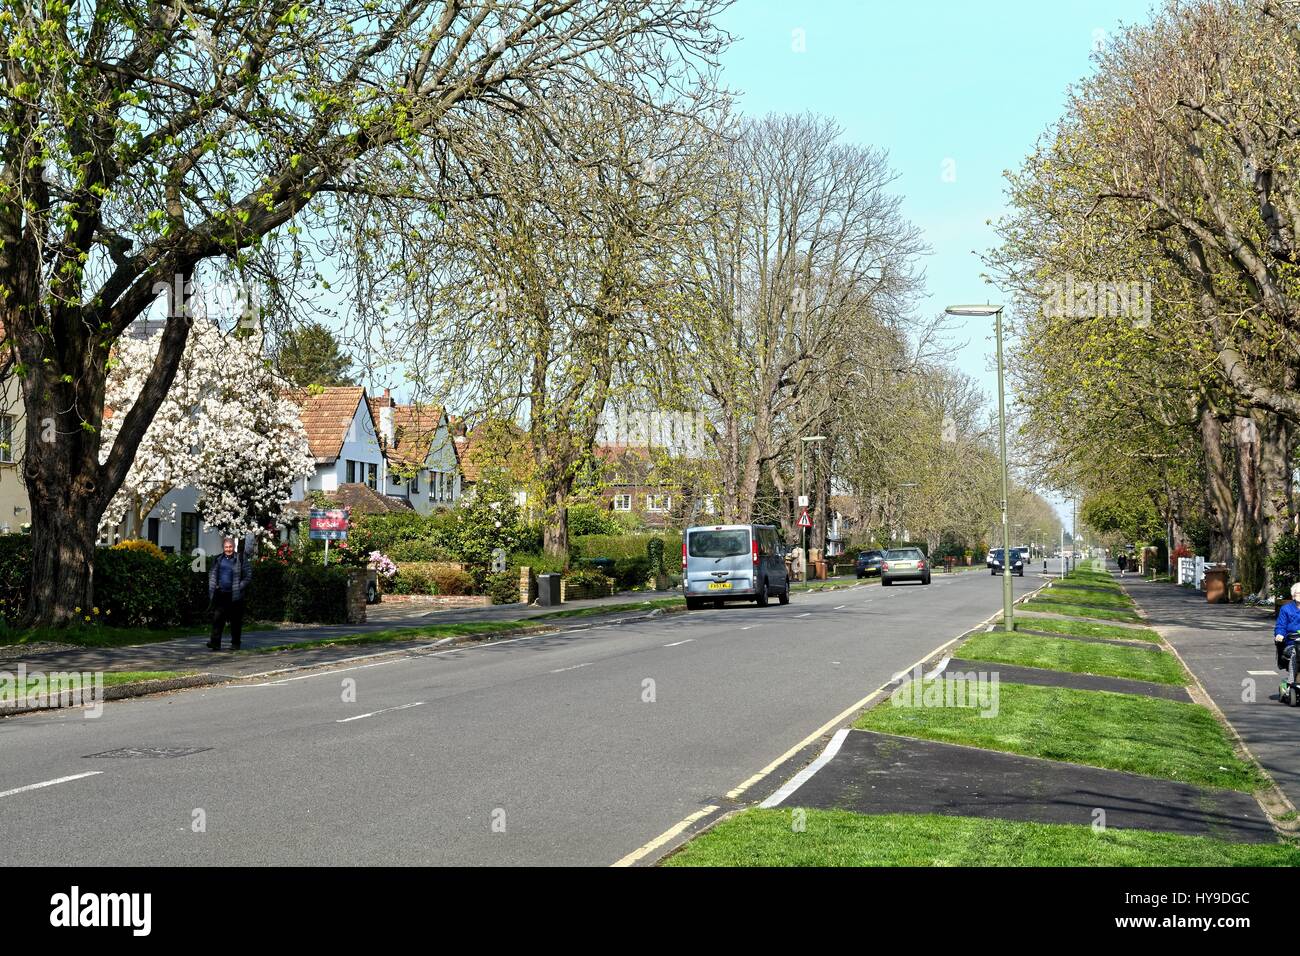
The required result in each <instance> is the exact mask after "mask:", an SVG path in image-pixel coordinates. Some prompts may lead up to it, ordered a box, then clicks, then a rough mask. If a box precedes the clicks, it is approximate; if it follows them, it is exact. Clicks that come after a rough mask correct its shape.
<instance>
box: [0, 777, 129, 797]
mask: <svg viewBox="0 0 1300 956" xmlns="http://www.w3.org/2000/svg"><path fill="white" fill-rule="evenodd" d="M103 772H104V771H102V770H90V771H88V772H86V773H74V774H73V775H72V776H70V777H59V779H57V780H43V781H41V782H40V783H29V784H28V785H27V786H25V787H15V788H14V789H13V790H6V791H4V792H3V793H0V797H12V796H13V795H14V794H16V793H26V792H27V791H29V790H40V789H41V788H42V787H52V786H54V785H55V784H56V783H68V782H69V781H72V780H81V779H82V778H84V777H94V776H96V775H98V774H101V773H103Z"/></svg>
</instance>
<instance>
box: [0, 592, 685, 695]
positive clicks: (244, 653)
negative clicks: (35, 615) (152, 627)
mask: <svg viewBox="0 0 1300 956" xmlns="http://www.w3.org/2000/svg"><path fill="white" fill-rule="evenodd" d="M680 593H681V592H680V591H635V592H631V591H629V592H625V593H622V594H615V595H614V596H612V597H608V598H596V599H593V600H590V601H582V602H580V603H576V604H565V605H562V606H561V607H536V606H532V605H529V606H525V605H522V604H499V605H494V606H492V607H470V608H449V609H444V610H429V609H428V606H427V605H424V606H420V607H412V606H411V605H408V604H405V603H397V602H394V603H392V604H389V605H384V604H382V603H381V604H379V605H372V606H371V607H370V608H368V609H367V618H368V619H367V621H366V623H364V624H314V625H307V626H303V627H283V628H273V629H270V630H251V631H245V632H244V635H243V638H242V640H241V644H242V645H243V647H242V650H241V651H240V652H239V653H234V652H232V651H230V650H228V649H226V650H221V651H211V650H208V648H207V647H205V646H204V645H205V643H206V642H207V639H208V638H207V632H206V631H203V630H202V628H196V629H195V634H194V635H193V636H191V637H180V638H174V639H172V640H169V641H159V642H157V643H155V644H135V645H131V646H128V647H86V648H78V649H76V650H64V651H46V652H44V653H42V652H39V651H38V652H36V653H33V654H27V655H23V656H16V657H9V656H6V657H5V658H4V659H3V660H0V667H3V668H4V669H6V670H12V669H14V668H16V667H17V666H18V665H19V664H25V665H26V666H27V669H28V670H29V671H34V670H39V671H44V672H47V673H52V672H56V671H65V672H66V671H100V670H103V671H108V670H113V671H198V672H201V673H205V674H214V675H219V676H223V677H237V676H247V675H250V674H260V673H264V672H266V671H270V670H275V669H278V668H284V667H314V666H317V665H320V664H332V663H336V662H338V661H340V660H344V659H347V658H351V657H355V656H357V655H358V654H375V653H380V652H382V651H383V650H384V646H383V645H379V644H370V645H362V646H359V647H358V646H356V645H347V644H345V645H341V646H334V647H309V648H303V649H298V650H290V651H277V652H275V653H271V654H258V653H253V652H255V651H256V650H257V649H258V648H267V647H277V646H279V645H281V644H291V643H293V642H294V641H318V640H323V639H325V638H329V637H344V636H348V635H352V634H368V633H373V632H375V631H389V630H394V629H396V628H403V627H410V628H417V627H428V626H433V625H440V624H460V623H465V622H470V621H486V622H491V621H516V620H520V619H523V618H531V617H536V616H538V615H542V614H550V613H553V612H555V611H569V610H573V609H575V608H596V607H602V606H609V605H621V604H631V603H635V602H637V601H652V600H656V599H659V598H665V597H674V596H677V595H680ZM582 622H583V619H582V618H578V619H576V620H569V619H566V618H553V619H551V620H548V621H544V622H539V623H545V624H553V625H554V626H556V627H560V628H564V627H573V626H576V625H579V624H581V623H582ZM413 640H420V638H418V637H415V638H413ZM34 646H37V647H39V645H34ZM229 646H230V632H229V630H227V632H226V634H225V636H224V637H223V639H222V647H223V648H229ZM402 646H403V645H402V644H394V645H393V648H392V649H393V650H400V649H401V648H402Z"/></svg>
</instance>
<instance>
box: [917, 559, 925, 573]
mask: <svg viewBox="0 0 1300 956" xmlns="http://www.w3.org/2000/svg"><path fill="white" fill-rule="evenodd" d="M916 566H917V567H918V568H920V569H921V570H922V571H924V570H925V562H924V561H918V562H916Z"/></svg>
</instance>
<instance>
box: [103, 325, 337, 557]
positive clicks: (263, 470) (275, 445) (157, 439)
mask: <svg viewBox="0 0 1300 956" xmlns="http://www.w3.org/2000/svg"><path fill="white" fill-rule="evenodd" d="M160 341H161V334H158V335H154V336H150V337H148V338H135V337H130V336H127V337H123V338H122V339H120V340H119V341H118V344H117V348H116V349H115V352H114V364H113V367H112V368H111V369H110V371H109V376H108V382H107V388H106V393H105V405H106V407H107V408H109V409H111V410H112V412H111V414H110V415H109V416H108V417H106V420H105V422H104V429H103V435H102V439H101V445H100V457H101V460H103V459H105V458H107V456H108V451H109V449H110V448H111V447H112V444H113V440H114V438H115V437H116V435H117V432H118V429H119V428H120V427H121V423H122V419H123V417H124V416H125V413H126V411H127V410H128V409H129V408H130V407H131V405H132V404H133V403H134V402H135V400H136V398H137V396H138V395H139V394H140V388H141V387H142V385H143V383H144V380H145V378H146V377H147V375H148V372H149V369H150V366H151V365H152V363H153V359H154V356H155V355H156V354H157V352H158V347H159V343H160ZM288 387H289V386H288V384H287V383H286V382H284V381H283V380H282V379H280V378H279V377H278V376H276V375H275V373H274V372H273V371H272V370H271V368H270V366H269V364H268V363H267V361H266V360H265V359H264V358H263V357H262V355H261V351H260V347H259V343H258V341H257V339H256V338H255V337H247V338H237V337H234V336H229V335H225V334H223V333H222V331H221V330H220V329H219V328H218V327H217V326H216V325H215V324H213V323H211V322H208V321H206V320H202V319H200V320H197V321H195V323H194V327H193V328H192V329H191V331H190V336H189V341H188V342H187V344H186V347H185V353H184V355H183V356H182V359H181V363H180V367H179V369H178V370H177V372H176V379H175V381H174V382H173V383H172V387H171V390H170V391H169V392H168V394H167V398H166V399H165V400H164V401H163V404H162V406H161V407H160V408H159V409H158V413H157V415H155V416H154V420H153V422H152V423H151V424H150V426H149V429H148V431H146V432H145V435H144V438H143V439H142V440H141V442H140V447H139V449H138V450H137V451H136V456H135V460H134V461H133V462H132V465H131V469H130V471H129V472H128V474H127V477H126V480H125V481H124V482H123V483H122V487H121V488H120V489H118V492H117V494H116V495H115V496H114V498H113V501H112V503H111V504H110V505H109V507H108V510H107V511H106V512H105V513H104V518H103V521H102V522H101V525H100V530H101V533H103V534H110V533H111V532H112V530H113V529H114V528H116V526H117V525H118V524H119V523H121V521H122V520H123V519H124V518H126V517H128V516H129V517H130V518H131V523H132V525H133V530H134V533H136V534H139V533H140V523H141V522H142V520H143V518H144V516H145V515H147V514H148V513H149V512H150V511H151V510H153V508H154V507H156V506H157V504H158V503H159V502H160V501H161V500H162V498H163V497H164V496H165V495H166V494H167V493H168V492H170V491H172V490H174V489H177V488H182V487H185V486H187V485H192V486H194V487H196V488H197V489H198V511H199V514H200V515H201V516H202V518H203V521H204V523H205V524H206V525H207V526H208V527H210V528H214V529H216V530H218V531H220V532H221V533H223V534H231V535H236V536H241V535H244V534H246V533H249V532H254V533H259V534H261V533H266V526H267V525H268V524H270V525H273V526H278V525H280V524H283V523H287V522H288V521H290V520H292V515H291V514H286V513H285V511H284V503H285V502H286V501H287V500H288V499H289V498H290V497H291V495H292V487H293V483H294V482H295V481H296V480H298V479H299V478H304V477H306V476H308V475H310V474H311V473H312V471H313V470H314V467H315V466H314V463H313V460H312V458H311V455H310V452H309V451H308V447H307V435H306V433H305V432H304V431H303V427H302V422H301V421H300V420H299V417H298V406H297V405H296V404H294V403H293V402H292V401H290V400H289V399H288V398H286V397H284V396H285V392H286V390H287V389H288Z"/></svg>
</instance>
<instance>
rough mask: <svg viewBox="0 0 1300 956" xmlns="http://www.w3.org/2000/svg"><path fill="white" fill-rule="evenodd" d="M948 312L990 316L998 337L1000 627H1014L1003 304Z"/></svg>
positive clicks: (961, 307)
mask: <svg viewBox="0 0 1300 956" xmlns="http://www.w3.org/2000/svg"><path fill="white" fill-rule="evenodd" d="M944 311H945V312H947V313H948V314H949V315H960V316H967V317H970V316H977V317H982V318H987V317H988V316H990V315H991V316H993V317H994V319H995V320H996V326H997V340H998V448H999V452H1000V454H1001V457H1002V629H1003V630H1005V631H1011V630H1014V629H1015V623H1014V620H1013V618H1012V611H1011V605H1012V597H1011V570H1010V564H1011V526H1010V524H1009V523H1008V522H1009V519H1008V516H1007V504H1008V499H1009V497H1010V488H1009V484H1010V483H1009V481H1008V479H1007V400H1006V391H1005V386H1004V384H1003V377H1004V375H1003V367H1002V306H1000V305H991V304H986V305H950V306H948V308H946V309H945V310H944Z"/></svg>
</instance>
